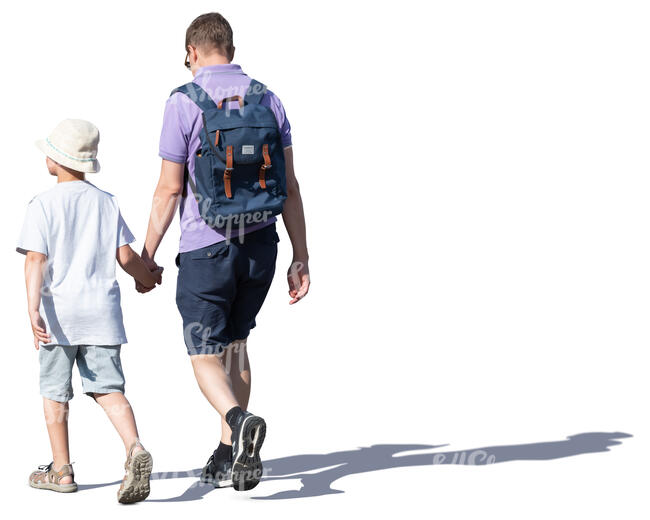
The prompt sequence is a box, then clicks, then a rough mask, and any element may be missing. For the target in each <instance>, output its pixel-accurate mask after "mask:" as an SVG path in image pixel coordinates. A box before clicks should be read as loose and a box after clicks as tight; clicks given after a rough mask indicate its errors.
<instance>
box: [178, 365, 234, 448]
mask: <svg viewBox="0 0 650 520" xmlns="http://www.w3.org/2000/svg"><path fill="white" fill-rule="evenodd" d="M190 359H191V360H192V368H193V369H194V376H195V377H196V382H197V383H198V384H199V388H200V389H201V392H203V395H204V396H205V398H206V399H207V400H208V401H209V403H210V404H211V405H212V406H213V408H214V409H215V410H216V411H217V412H219V415H221V417H222V418H223V417H225V416H226V413H227V412H228V410H230V409H231V408H233V407H234V406H239V403H238V402H237V398H236V397H235V394H234V392H233V388H232V383H231V381H230V376H229V374H228V373H227V372H226V370H225V367H224V365H223V364H222V363H221V357H220V356H217V355H214V354H198V355H194V356H190ZM228 440H230V438H229V439H228Z"/></svg>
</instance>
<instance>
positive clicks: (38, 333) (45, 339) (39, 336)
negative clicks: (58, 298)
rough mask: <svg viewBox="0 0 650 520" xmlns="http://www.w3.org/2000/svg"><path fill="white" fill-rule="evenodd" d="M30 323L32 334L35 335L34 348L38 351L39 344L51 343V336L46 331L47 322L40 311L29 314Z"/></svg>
mask: <svg viewBox="0 0 650 520" xmlns="http://www.w3.org/2000/svg"><path fill="white" fill-rule="evenodd" d="M29 321H30V322H31V324H32V334H34V347H36V350H38V342H39V341H41V342H42V343H49V342H50V335H49V334H48V333H47V331H46V330H45V322H44V321H43V318H41V315H40V313H39V312H38V311H33V312H30V313H29Z"/></svg>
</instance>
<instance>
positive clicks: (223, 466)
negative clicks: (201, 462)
mask: <svg viewBox="0 0 650 520" xmlns="http://www.w3.org/2000/svg"><path fill="white" fill-rule="evenodd" d="M216 453H217V450H214V453H213V454H212V455H210V458H209V459H208V462H207V464H206V465H205V467H204V468H203V471H201V482H203V483H204V484H212V485H213V486H214V487H216V488H223V487H230V486H232V478H231V474H232V460H218V459H215V454H216Z"/></svg>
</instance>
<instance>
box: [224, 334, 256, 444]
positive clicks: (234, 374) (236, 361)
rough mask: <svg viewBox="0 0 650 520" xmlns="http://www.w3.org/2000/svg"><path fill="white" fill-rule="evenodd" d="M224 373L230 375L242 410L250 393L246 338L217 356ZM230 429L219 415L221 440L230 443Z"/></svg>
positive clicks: (246, 406)
mask: <svg viewBox="0 0 650 520" xmlns="http://www.w3.org/2000/svg"><path fill="white" fill-rule="evenodd" d="M219 359H220V360H221V365H222V366H223V367H224V370H225V371H226V373H228V374H229V375H230V381H231V384H232V390H233V393H234V394H235V399H237V403H238V404H239V406H240V407H241V409H242V410H246V409H247V408H248V400H249V398H250V395H251V368H250V363H249V361H248V348H247V343H246V339H238V340H236V341H233V342H232V343H231V344H230V345H228V347H226V350H225V352H224V354H223V355H222V356H221V357H220V358H219ZM230 435H231V430H230V426H228V423H227V422H226V418H225V417H224V416H223V415H222V416H221V442H223V443H224V444H228V445H230V444H231V441H230Z"/></svg>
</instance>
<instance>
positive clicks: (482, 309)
mask: <svg viewBox="0 0 650 520" xmlns="http://www.w3.org/2000/svg"><path fill="white" fill-rule="evenodd" d="M424 5H425V3H424V2H398V3H381V2H333V1H330V2H327V3H321V4H314V3H312V2H250V1H249V2H237V3H235V2H228V3H226V2H223V3H218V2H217V3H215V2H206V1H196V2H192V4H191V6H190V5H188V3H187V2H178V1H175V2H162V1H159V2H155V3H154V2H117V1H113V2H104V3H102V4H100V3H98V2H28V1H24V2H14V3H12V4H11V6H9V5H8V4H4V6H3V8H2V10H3V12H2V16H1V17H0V63H2V70H3V76H2V82H0V103H1V107H0V108H1V112H0V114H1V118H2V123H1V124H0V143H2V144H1V146H2V179H3V182H2V186H3V192H4V197H3V204H2V205H1V210H0V211H1V219H2V226H1V228H0V229H1V233H2V243H3V244H4V249H3V251H4V252H3V253H2V255H1V259H2V277H3V279H2V280H3V285H2V304H1V305H2V332H3V341H2V344H3V347H4V348H3V362H2V364H1V365H0V370H1V378H2V399H3V400H2V402H3V407H4V414H3V418H2V434H1V435H2V447H3V457H2V471H1V472H0V481H1V483H0V489H1V490H2V495H3V505H2V508H3V509H5V510H6V509H14V510H15V511H16V513H14V515H15V514H17V512H18V511H20V513H21V516H22V515H23V514H24V515H27V514H32V513H34V514H36V513H37V514H48V515H56V517H61V518H64V517H65V518H88V516H89V515H90V514H92V516H94V517H96V518H110V517H112V516H114V515H115V514H118V513H119V514H121V515H126V516H127V517H133V516H134V515H141V514H146V515H162V516H169V517H178V516H187V515H197V514H200V515H209V516H210V517H218V516H219V515H228V516H232V515H235V514H243V515H246V516H248V515H249V514H255V515H271V517H276V516H278V517H279V516H280V515H283V516H284V515H287V516H289V517H297V516H299V515H300V516H304V515H307V514H308V515H309V516H310V517H313V518H331V515H332V514H333V513H335V514H340V513H343V514H346V513H347V514H352V512H353V511H358V514H370V515H372V516H373V517H375V516H378V517H382V518H387V517H392V516H393V515H400V516H404V515H405V514H412V513H415V512H416V511H418V512H421V513H425V514H427V515H428V516H435V517H437V518H470V517H481V518H483V517H490V518H491V517H500V518H545V519H546V518H549V517H552V518H575V517H580V518H611V517H622V518H641V517H642V516H645V517H647V516H646V515H647V505H646V503H645V501H642V500H641V497H642V495H644V494H645V491H646V484H647V468H648V462H649V461H648V456H647V450H646V445H645V444H644V443H645V442H646V441H647V435H648V433H649V431H648V426H649V425H648V413H647V399H646V397H647V395H648V385H647V376H646V374H647V355H646V352H645V350H646V349H647V347H648V340H649V335H648V327H647V325H648V323H647V316H648V313H649V311H650V308H649V307H650V306H649V301H648V294H649V289H650V287H649V285H650V284H649V282H650V280H649V276H648V263H649V261H650V248H649V247H648V222H649V217H650V215H649V205H648V202H647V201H648V195H649V190H650V181H649V179H648V172H649V158H648V146H647V143H648V138H649V137H650V135H649V134H650V126H649V123H648V121H650V117H649V116H650V103H649V101H648V100H649V96H648V92H650V74H649V72H648V71H649V69H648V57H649V56H648V49H649V48H650V47H649V45H650V33H649V32H648V30H647V29H648V24H649V22H650V20H649V15H650V11H649V9H648V6H647V3H645V2H630V1H620V0H619V1H616V2H614V1H609V2H606V1H582V2H580V1H567V0H564V1H544V2H541V1H539V2H532V1H514V0H513V1H493V2H481V1H455V2H428V3H426V5H427V6H428V7H427V8H426V9H427V10H425V7H424ZM213 10H218V11H220V12H221V13H222V14H224V15H225V16H226V18H227V19H228V20H229V21H230V23H231V25H232V27H233V29H234V33H235V45H236V48H237V50H236V56H235V60H234V61H235V63H239V64H241V65H242V67H243V69H244V71H245V72H247V73H248V74H250V75H251V76H253V77H255V78H258V79H260V80H261V81H263V82H265V83H267V84H268V85H269V87H270V88H271V89H272V90H273V91H275V92H276V93H277V94H278V95H279V96H280V98H281V99H282V101H283V103H284V105H285V108H286V110H287V114H288V117H289V120H290V122H291V124H292V127H293V142H294V154H295V163H296V171H297V175H298V178H299V180H300V183H301V189H302V194H303V198H304V203H305V206H306V217H307V224H308V240H309V247H310V254H311V270H312V278H313V288H312V290H311V292H310V294H309V296H308V297H307V298H306V299H305V300H304V301H302V302H300V303H299V304H298V305H296V306H291V307H290V306H289V305H288V300H289V298H288V295H287V286H286V280H285V276H284V275H285V272H286V270H287V268H288V266H289V263H290V260H291V248H290V243H289V240H288V237H287V235H286V232H285V231H284V228H283V227H282V226H281V225H279V229H280V234H281V242H280V254H279V260H278V267H277V273H276V279H275V281H274V284H273V287H272V289H271V292H270V294H269V296H268V299H267V301H266V304H265V307H264V308H263V310H262V312H261V314H260V316H259V318H258V327H257V329H256V330H255V331H254V332H253V334H252V336H251V338H250V355H251V362H252V374H253V376H252V378H253V391H252V398H251V402H250V407H249V408H250V410H251V411H253V412H255V413H257V414H259V415H262V416H264V417H265V418H266V421H267V424H268V436H267V440H266V443H265V445H264V449H263V451H262V455H263V458H264V459H265V460H266V461H267V462H266V466H267V470H268V471H269V473H268V475H269V479H267V480H266V481H263V482H262V483H261V484H260V485H259V486H258V487H257V488H256V489H254V490H252V491H250V492H246V493H235V492H234V491H232V490H231V489H225V490H214V491H211V492H209V493H205V492H202V491H201V490H200V489H197V488H192V489H190V490H189V491H187V492H186V490H187V489H188V488H190V486H191V485H192V484H193V483H194V482H195V481H196V478H193V477H187V476H185V478H160V479H159V480H155V481H154V482H153V483H152V493H151V497H150V499H149V501H148V502H145V503H142V504H139V505H136V506H133V507H124V506H119V505H118V504H117V503H116V500H115V493H116V491H117V487H118V485H117V483H116V482H117V481H119V480H120V479H121V478H122V475H123V470H122V464H123V459H124V455H123V448H122V445H121V443H120V441H119V439H118V437H117V435H116V434H115V432H114V431H113V430H112V427H111V426H110V424H109V422H108V420H107V419H106V417H104V416H103V412H102V411H101V410H100V409H99V408H98V407H97V405H95V404H94V403H93V402H92V400H90V399H88V398H87V397H85V396H83V395H81V391H80V390H81V388H80V381H79V379H78V376H77V375H75V379H74V383H75V385H76V390H77V397H76V398H75V399H74V400H73V401H72V403H71V411H72V417H71V443H72V459H73V461H75V463H76V464H75V470H76V474H77V481H78V483H79V484H80V485H81V486H82V489H81V491H80V492H78V493H77V494H76V495H73V496H67V495H59V494H56V493H51V492H44V491H36V490H32V489H30V488H29V487H28V486H27V477H28V475H29V473H30V471H32V470H33V469H35V466H36V465H37V464H45V463H48V462H49V461H50V460H51V455H50V451H49V444H48V440H47V435H46V430H45V426H44V422H43V418H42V412H41V400H40V396H39V392H38V362H37V354H36V352H35V351H34V349H33V347H32V346H31V335H30V329H29V326H28V320H27V314H26V298H25V295H24V287H23V283H24V282H23V274H22V265H23V264H22V262H23V257H21V256H19V255H18V254H16V253H15V252H13V248H14V243H15V240H16V236H17V234H18V231H19V228H20V224H21V221H22V218H23V215H24V210H25V206H26V204H27V202H28V201H29V200H30V198H31V197H32V196H33V195H34V194H36V193H38V192H40V191H43V190H46V189H48V188H49V187H51V186H52V185H53V182H54V180H53V179H52V178H50V177H49V176H48V175H47V171H46V169H45V161H44V158H43V157H42V156H41V154H40V153H39V152H38V151H37V149H36V148H35V147H34V145H33V142H34V141H35V140H36V139H38V138H42V137H44V136H46V135H47V134H48V133H49V132H50V131H51V130H52V128H53V127H54V126H55V125H56V124H57V123H58V122H59V120H61V119H63V118H66V117H73V118H74V117H76V118H84V119H88V120H90V121H92V122H94V123H95V124H96V125H97V126H98V127H99V128H100V131H101V145H100V160H101V163H102V172H101V173H100V174H99V175H97V176H96V177H91V178H89V179H90V180H91V182H95V183H96V184H97V185H98V186H99V187H101V188H103V189H105V190H107V191H110V192H112V193H114V194H115V195H116V196H117V197H118V200H119V201H120V204H121V207H122V211H123V214H124V216H125V218H126V220H127V222H128V223H129V225H130V226H131V228H132V230H133V232H134V233H135V234H136V236H137V238H138V239H139V242H138V244H137V247H138V249H139V248H140V247H141V244H142V240H143V238H144V235H145V231H146V223H147V218H148V213H149V208H150V201H151V196H152V193H153V189H154V186H155V183H156V181H157V177H158V173H159V167H160V159H159V158H158V157H157V145H158V137H159V133H160V125H161V122H162V113H163V107H164V103H165V100H166V98H167V96H168V94H169V92H170V91H171V89H172V88H174V87H176V86H178V85H180V84H182V83H185V82H186V81H189V79H190V75H189V73H188V72H187V71H186V70H185V69H184V67H183V59H184V56H185V53H184V50H183V43H184V32H185V29H186V27H187V25H188V24H189V23H190V22H191V21H192V19H193V18H194V17H195V16H197V15H199V14H201V13H203V12H208V11H213ZM177 244H178V223H177V222H175V223H174V224H173V225H172V227H171V229H170V232H169V233H168V236H167V237H166V238H165V240H164V242H163V245H162V247H161V249H160V251H159V254H158V257H157V260H158V261H159V263H161V264H162V265H164V266H165V267H166V269H167V270H166V272H165V278H164V283H163V285H162V287H161V288H160V289H158V290H156V291H154V292H153V293H150V294H147V295H144V296H143V295H140V294H137V293H136V292H135V291H134V290H133V287H132V282H131V281H130V280H129V279H128V277H127V276H126V275H125V274H124V273H122V272H120V273H119V275H118V278H119V281H120V283H121V287H122V293H123V308H124V312H125V325H126V328H127V334H128V336H129V344H128V345H127V346H125V347H124V349H123V360H124V365H125V372H126V377H127V396H128V397H129V399H130V400H131V402H132V404H133V406H134V409H135V412H136V416H137V420H138V425H139V427H140V431H141V437H142V439H143V441H144V443H145V445H146V446H147V447H148V449H149V450H150V451H151V452H152V453H153V456H154V462H155V464H154V471H156V472H171V471H186V470H193V469H196V468H199V467H201V466H202V465H203V464H204V463H205V460H206V459H207V457H208V456H209V454H210V453H211V451H212V450H213V449H214V447H215V446H216V443H217V439H218V432H217V423H218V420H217V416H216V414H215V412H214V411H213V410H212V409H211V408H210V407H209V405H208V404H207V402H206V401H205V400H204V399H203V397H202V396H201V394H200V392H199V390H198V388H197V386H196V383H195V381H194V379H193V376H192V372H191V367H190V363H189V360H188V358H187V354H186V352H185V347H184V345H183V341H182V330H181V321H180V317H179V315H178V312H177V310H176V306H175V303H174V293H175V282H176V280H175V278H176V268H175V266H174V264H173V259H174V255H175V253H176V248H177ZM593 432H604V433H603V434H602V435H586V436H585V435H583V436H580V437H577V438H575V439H574V440H573V441H572V442H565V443H563V444H557V445H548V444H541V445H540V444H539V443H549V442H554V441H564V440H566V439H567V437H568V436H574V435H579V434H590V433H593ZM612 432H624V433H627V434H630V435H632V437H627V438H621V439H619V441H620V442H622V444H620V445H613V446H610V450H609V451H600V452H597V453H591V454H581V452H584V451H589V450H599V449H605V445H606V443H604V444H603V443H602V442H601V441H599V439H602V438H610V437H612V435H610V434H611V433H612ZM377 445H396V446H395V447H393V448H384V449H382V448H380V447H375V448H370V447H371V446H377ZM413 445H423V446H422V447H424V448H427V446H441V445H446V446H444V447H438V448H432V447H429V448H427V449H425V450H424V451H423V452H420V453H427V454H429V455H428V456H427V457H420V458H417V459H415V462H412V464H414V465H412V466H409V464H411V463H410V462H409V461H412V460H413V459H403V460H400V459H398V458H395V459H391V458H390V455H391V454H392V453H394V452H399V451H402V450H412V449H414V446H413ZM513 445H525V446H522V447H520V448H508V446H513ZM504 446H505V448H503V447H504ZM495 447H501V448H495ZM359 448H362V449H361V450H359ZM477 448H484V449H485V451H486V452H487V453H492V454H495V455H496V456H497V461H496V462H497V463H496V464H491V465H480V466H475V465H467V464H458V463H457V464H451V465H434V464H432V461H433V453H436V452H453V451H464V450H465V451H467V452H468V453H469V452H471V451H472V450H474V449H477ZM309 454H313V455H314V457H311V458H309V457H305V455H309ZM301 455H302V456H303V457H299V456H301ZM567 455H571V456H567ZM296 456H298V457H296ZM292 457H293V458H292ZM499 457H501V460H499ZM536 457H541V458H542V459H549V460H526V459H530V458H536ZM504 458H505V459H508V458H511V459H514V460H509V461H508V460H504ZM447 460H449V459H447ZM332 466H338V467H337V468H336V469H333V470H332V469H329V470H328V469H326V468H329V467H332ZM375 470H376V471H375ZM305 472H307V473H309V474H311V475H307V474H306V473H305ZM292 474H294V476H293V477H292V476H291V475H292ZM330 475H332V476H330ZM160 476H162V477H164V476H165V475H160ZM273 476H275V477H276V479H275V480H274V479H273V478H272V477H273ZM341 477H342V478H341ZM338 478H340V480H335V481H334V482H333V483H332V485H331V488H332V489H334V490H339V491H342V492H343V493H333V492H330V493H329V494H328V492H327V490H328V488H329V482H330V481H331V480H333V479H338ZM301 479H302V480H301ZM108 483H111V484H110V485H105V486H100V487H85V488H84V486H91V485H95V484H108ZM303 485H304V488H303V490H302V491H297V490H299V489H300V488H301V486H303ZM310 495H316V496H310ZM179 496H180V497H184V500H183V501H169V502H163V503H160V502H156V501H165V500H169V499H174V498H175V497H179ZM263 497H273V498H281V499H280V500H264V501H261V500H254V499H259V498H263ZM357 508H358V509H357ZM644 509H645V512H644V511H643V510H644Z"/></svg>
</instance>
